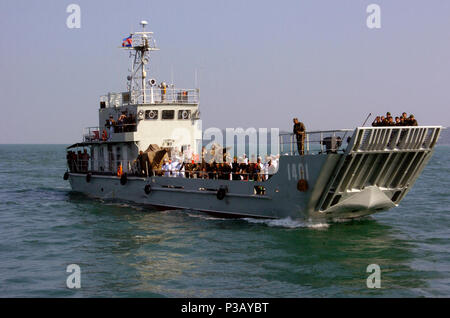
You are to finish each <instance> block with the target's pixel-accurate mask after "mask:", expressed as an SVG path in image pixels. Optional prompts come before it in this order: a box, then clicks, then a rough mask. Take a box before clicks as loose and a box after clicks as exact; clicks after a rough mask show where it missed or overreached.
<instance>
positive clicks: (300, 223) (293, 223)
mask: <svg viewBox="0 0 450 318" xmlns="http://www.w3.org/2000/svg"><path fill="white" fill-rule="evenodd" d="M243 220H245V221H247V222H249V223H255V224H265V225H267V226H270V227H282V228H289V229H296V228H310V229H327V228H328V227H330V224H329V223H327V222H323V221H321V222H318V221H311V220H307V221H305V220H296V219H292V218H290V217H287V218H284V219H275V220H263V219H253V218H245V219H243Z"/></svg>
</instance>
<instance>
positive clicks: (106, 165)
mask: <svg viewBox="0 0 450 318" xmlns="http://www.w3.org/2000/svg"><path fill="white" fill-rule="evenodd" d="M67 167H68V169H69V171H70V172H73V173H82V174H87V173H93V174H97V175H108V176H111V175H115V176H118V173H119V171H120V172H121V173H127V175H129V176H138V177H150V176H154V175H156V176H163V177H173V178H176V177H180V178H191V179H221V180H243V181H265V180H268V179H269V178H270V177H271V176H272V175H273V174H275V173H276V172H277V170H278V169H273V170H268V169H260V171H258V172H241V171H240V172H238V173H233V172H232V171H226V170H223V169H222V168H219V167H218V168H216V169H212V170H205V169H202V168H201V167H202V166H201V164H200V163H196V164H195V165H191V164H185V165H183V164H182V163H181V162H180V163H179V165H178V166H177V167H171V168H170V169H163V168H159V169H152V168H151V166H148V165H147V166H146V167H143V168H142V169H141V167H139V165H138V163H137V161H136V160H94V159H91V158H89V157H88V159H78V158H67Z"/></svg>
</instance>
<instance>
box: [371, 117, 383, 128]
mask: <svg viewBox="0 0 450 318" xmlns="http://www.w3.org/2000/svg"><path fill="white" fill-rule="evenodd" d="M381 124H382V122H381V118H380V116H377V117H376V118H375V120H374V121H373V123H372V127H378V126H381Z"/></svg>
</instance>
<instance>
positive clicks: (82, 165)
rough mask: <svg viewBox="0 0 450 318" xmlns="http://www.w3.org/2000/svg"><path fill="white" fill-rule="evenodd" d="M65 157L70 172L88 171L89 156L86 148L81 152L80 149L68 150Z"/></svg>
mask: <svg viewBox="0 0 450 318" xmlns="http://www.w3.org/2000/svg"><path fill="white" fill-rule="evenodd" d="M66 158H67V166H68V167H69V170H70V172H87V171H88V168H89V159H90V156H89V154H88V153H87V150H86V149H84V151H83V152H81V150H78V152H75V151H68V152H67V156H66Z"/></svg>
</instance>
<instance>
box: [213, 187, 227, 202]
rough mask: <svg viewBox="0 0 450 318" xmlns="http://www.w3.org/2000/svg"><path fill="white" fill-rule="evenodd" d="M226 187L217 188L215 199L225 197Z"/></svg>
mask: <svg viewBox="0 0 450 318" xmlns="http://www.w3.org/2000/svg"><path fill="white" fill-rule="evenodd" d="M227 192H228V189H227V188H220V189H219V190H217V195H216V196H217V199H219V200H223V199H224V198H225V195H226V194H227Z"/></svg>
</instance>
